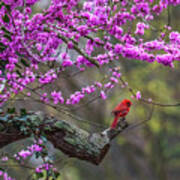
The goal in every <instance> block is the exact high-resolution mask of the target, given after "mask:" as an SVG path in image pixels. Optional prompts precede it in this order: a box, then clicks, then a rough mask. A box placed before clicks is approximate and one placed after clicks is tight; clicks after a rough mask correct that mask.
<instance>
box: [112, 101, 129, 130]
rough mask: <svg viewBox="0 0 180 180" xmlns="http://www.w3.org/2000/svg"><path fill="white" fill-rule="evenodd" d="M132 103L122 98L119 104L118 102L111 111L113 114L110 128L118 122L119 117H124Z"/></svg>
mask: <svg viewBox="0 0 180 180" xmlns="http://www.w3.org/2000/svg"><path fill="white" fill-rule="evenodd" d="M131 105H132V102H131V101H130V100H128V99H124V100H123V101H122V102H121V103H120V104H118V105H117V106H116V107H115V108H114V110H113V111H112V113H113V114H114V116H115V117H114V121H113V122H112V124H111V128H115V127H116V126H117V123H118V119H119V118H120V117H125V116H126V115H127V114H128V112H129V110H130V106H131Z"/></svg>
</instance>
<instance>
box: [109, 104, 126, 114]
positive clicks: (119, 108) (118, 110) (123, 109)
mask: <svg viewBox="0 0 180 180" xmlns="http://www.w3.org/2000/svg"><path fill="white" fill-rule="evenodd" d="M128 112H129V108H127V106H125V105H122V104H121V105H118V106H117V107H116V108H115V109H114V110H113V111H112V113H113V114H114V115H120V116H125V115H126V114H127V113H128Z"/></svg>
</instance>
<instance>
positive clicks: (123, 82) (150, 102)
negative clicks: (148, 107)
mask: <svg viewBox="0 0 180 180" xmlns="http://www.w3.org/2000/svg"><path fill="white" fill-rule="evenodd" d="M120 81H121V83H122V84H123V85H124V86H127V84H126V82H125V81H124V80H123V79H122V77H121V78H120ZM127 88H128V90H129V92H130V93H131V94H132V95H133V96H134V97H136V93H135V92H134V90H133V89H132V88H131V87H129V85H128V87H127ZM139 101H141V102H143V103H146V104H152V105H155V106H160V107H175V106H180V103H175V104H162V103H158V102H155V101H149V100H148V99H145V98H141V99H139Z"/></svg>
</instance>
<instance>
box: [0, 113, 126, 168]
mask: <svg viewBox="0 0 180 180" xmlns="http://www.w3.org/2000/svg"><path fill="white" fill-rule="evenodd" d="M127 127H128V124H127V122H126V121H125V120H124V119H121V120H120V121H119V123H118V126H117V128H116V129H110V128H108V129H106V130H104V131H103V132H99V133H92V134H90V133H88V132H87V131H85V130H83V129H81V128H79V127H77V126H75V125H74V124H72V123H70V122H67V121H64V120H58V119H56V118H55V117H50V116H47V115H45V114H43V113H41V112H29V113H27V114H25V115H18V114H17V113H14V114H13V113H11V114H8V113H6V114H4V113H1V115H0V148H2V147H4V146H6V145H8V144H10V143H12V142H15V141H18V140H20V139H24V138H27V137H30V136H31V134H32V133H34V134H35V135H37V136H38V135H39V136H40V135H41V134H45V136H46V138H47V139H48V140H49V141H50V142H51V143H52V144H53V145H54V147H56V148H57V149H59V150H61V151H62V152H64V153H65V154H66V155H68V156H69V157H75V158H78V159H81V160H86V161H88V162H91V163H93V164H96V165H98V164H100V162H101V161H102V160H103V158H104V157H105V155H106V154H107V152H108V150H109V148H110V142H111V141H112V139H114V138H115V137H116V136H117V135H119V134H120V133H121V132H122V131H123V130H124V129H126V128H127Z"/></svg>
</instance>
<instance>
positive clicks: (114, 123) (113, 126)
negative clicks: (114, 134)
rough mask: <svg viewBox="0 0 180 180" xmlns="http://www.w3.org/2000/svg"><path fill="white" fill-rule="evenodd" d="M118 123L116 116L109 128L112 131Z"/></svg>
mask: <svg viewBox="0 0 180 180" xmlns="http://www.w3.org/2000/svg"><path fill="white" fill-rule="evenodd" d="M117 123H118V116H115V118H114V121H113V122H112V124H111V128H112V129H114V128H115V127H116V126H117Z"/></svg>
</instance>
